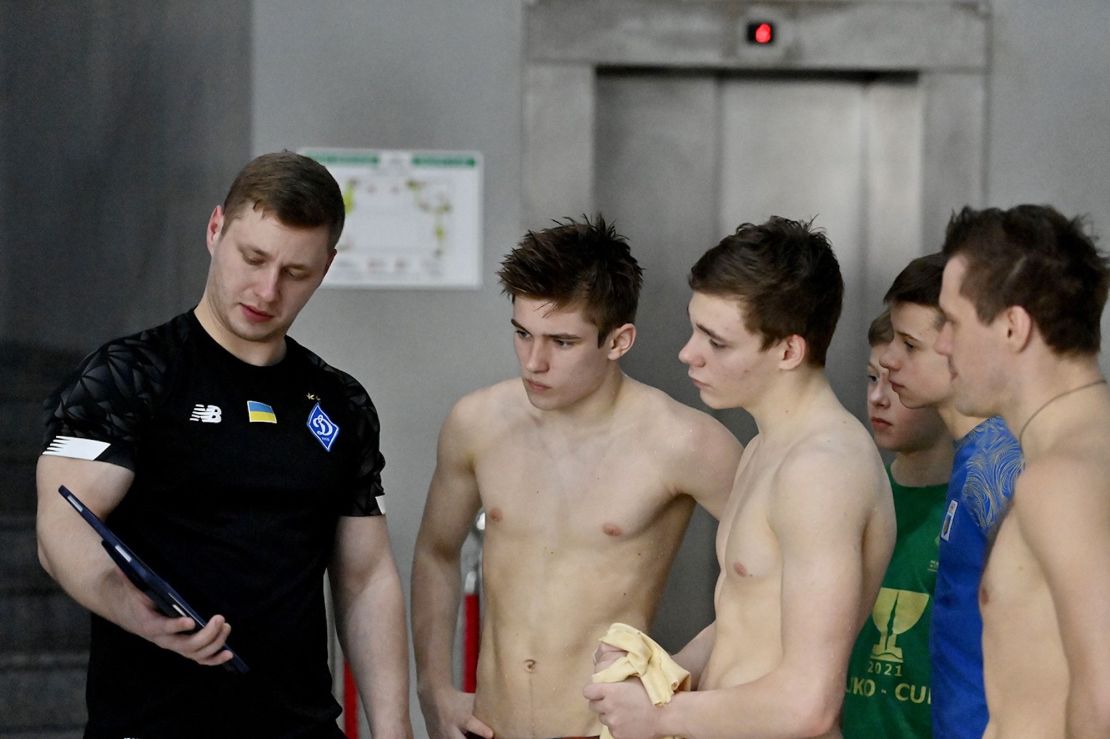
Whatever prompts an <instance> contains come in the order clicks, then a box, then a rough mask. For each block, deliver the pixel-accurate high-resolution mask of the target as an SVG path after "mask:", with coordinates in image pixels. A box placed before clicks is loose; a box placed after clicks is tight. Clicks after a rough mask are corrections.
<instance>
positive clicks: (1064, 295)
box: [938, 205, 1110, 739]
mask: <svg viewBox="0 0 1110 739" xmlns="http://www.w3.org/2000/svg"><path fill="white" fill-rule="evenodd" d="M944 254H945V255H946V256H947V257H948V264H947V266H946V267H945V269H944V280H943V285H944V286H943V290H942V292H941V296H940V305H941V308H942V309H943V311H944V315H945V318H946V319H947V321H946V323H945V327H944V329H943V331H942V332H941V338H940V343H939V346H938V349H939V351H941V353H943V354H944V355H945V356H947V357H948V359H949V361H950V363H951V365H952V370H953V374H954V380H953V385H954V388H955V405H956V408H957V409H959V410H960V411H961V412H963V413H970V414H975V415H991V414H999V415H1001V416H1002V417H1003V418H1004V419H1005V420H1006V423H1007V424H1008V425H1010V427H1011V428H1013V429H1015V430H1016V431H1017V433H1018V441H1019V443H1020V444H1021V448H1022V453H1023V454H1024V456H1025V470H1024V471H1023V472H1022V473H1021V475H1020V477H1018V480H1017V484H1016V486H1015V489H1014V495H1013V503H1012V505H1011V506H1010V510H1009V511H1008V512H1007V514H1006V517H1005V518H1004V519H1003V520H1002V522H1001V524H1000V525H999V527H998V531H997V537H996V538H995V540H994V546H993V548H992V549H991V552H990V556H989V558H988V560H987V565H986V570H985V572H984V573H983V579H982V584H981V586H980V595H979V602H980V603H981V605H982V613H983V661H984V680H985V683H986V693H987V703H988V706H989V708H990V723H989V724H988V725H987V729H986V733H985V734H984V736H986V737H992V738H993V737H1015V736H1028V737H1038V739H1041V738H1046V739H1048V738H1051V737H1065V736H1066V737H1106V736H1110V629H1108V628H1107V626H1108V625H1110V621H1108V616H1107V614H1108V613H1110V454H1107V450H1108V449H1110V391H1108V390H1107V387H1106V381H1105V379H1104V378H1103V376H1102V373H1101V372H1100V370H1099V366H1098V351H1099V344H1100V325H1099V324H1100V318H1101V316H1102V310H1103V307H1104V305H1105V303H1106V295H1107V284H1108V272H1107V262H1106V258H1105V256H1104V255H1103V254H1101V253H1100V252H1099V251H1098V250H1097V249H1096V248H1095V246H1094V241H1093V238H1092V237H1090V236H1089V235H1088V234H1087V233H1086V231H1085V228H1084V225H1083V223H1082V222H1081V221H1080V220H1079V219H1074V220H1072V219H1068V218H1065V217H1064V216H1062V215H1061V214H1060V213H1058V212H1057V211H1056V210H1054V209H1053V208H1051V207H1048V206H1039V205H1020V206H1017V207H1015V208H1011V209H1010V210H1005V211H1003V210H998V209H995V208H991V209H987V210H982V211H976V210H973V209H970V208H965V209H964V210H963V211H962V212H960V213H959V214H958V215H956V216H955V217H954V218H953V219H952V221H951V222H950V223H949V226H948V233H947V237H946V240H945V244H944Z"/></svg>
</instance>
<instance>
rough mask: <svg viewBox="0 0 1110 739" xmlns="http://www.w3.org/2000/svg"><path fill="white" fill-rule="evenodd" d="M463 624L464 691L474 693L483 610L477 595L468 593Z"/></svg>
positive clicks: (465, 599) (465, 600)
mask: <svg viewBox="0 0 1110 739" xmlns="http://www.w3.org/2000/svg"><path fill="white" fill-rule="evenodd" d="M463 604H464V606H465V611H464V622H463V675H462V678H463V691H465V692H467V693H473V692H474V691H475V690H476V689H477V687H478V638H479V633H480V629H479V624H480V623H481V609H480V606H479V604H478V594H477V593H467V594H466V596H465V597H464V598H463Z"/></svg>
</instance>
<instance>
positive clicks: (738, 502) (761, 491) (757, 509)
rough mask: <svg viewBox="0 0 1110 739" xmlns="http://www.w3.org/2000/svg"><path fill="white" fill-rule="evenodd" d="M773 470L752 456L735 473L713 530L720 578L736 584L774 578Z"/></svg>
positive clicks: (777, 564)
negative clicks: (718, 520)
mask: <svg viewBox="0 0 1110 739" xmlns="http://www.w3.org/2000/svg"><path fill="white" fill-rule="evenodd" d="M772 479H773V471H771V470H768V469H767V468H765V467H763V466H761V465H760V464H759V459H758V457H753V458H752V459H750V460H747V461H746V462H742V466H741V468H740V470H739V471H738V473H737V476H736V481H735V483H734V485H733V490H732V493H731V495H730V497H729V501H728V505H727V506H726V508H725V513H724V515H723V516H722V517H721V525H720V527H719V528H718V530H717V558H718V563H719V564H720V567H721V579H722V580H723V581H732V582H734V583H735V584H737V585H743V584H751V583H756V582H759V581H761V580H763V579H764V578H767V577H777V576H778V574H779V572H780V570H781V566H780V558H779V552H778V543H777V540H776V538H775V535H774V532H773V531H772V529H771V526H770V524H769V523H768V511H769V508H770V504H771V494H772V488H773V485H772Z"/></svg>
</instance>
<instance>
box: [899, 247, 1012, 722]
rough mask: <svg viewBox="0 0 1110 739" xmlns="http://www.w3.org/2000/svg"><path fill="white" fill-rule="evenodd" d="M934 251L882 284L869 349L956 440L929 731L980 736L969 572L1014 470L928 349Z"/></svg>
mask: <svg viewBox="0 0 1110 739" xmlns="http://www.w3.org/2000/svg"><path fill="white" fill-rule="evenodd" d="M944 262H945V258H944V255H943V254H940V253H936V254H929V255H926V256H923V257H918V258H917V259H914V260H913V261H912V262H910V263H909V264H908V265H906V268H905V269H903V270H902V271H901V272H900V273H899V274H898V276H897V277H896V278H894V283H893V284H892V285H891V286H890V289H889V290H887V293H886V298H885V300H886V303H887V304H888V305H889V306H890V318H891V322H892V324H893V326H894V336H895V340H894V341H892V342H891V343H890V344H889V345H888V346H887V349H886V351H885V352H883V355H882V356H881V357H880V358H879V362H880V363H881V364H882V366H883V367H884V368H885V369H887V370H888V371H889V372H890V382H891V385H892V386H893V387H894V390H895V392H897V393H898V397H899V398H900V399H901V400H902V403H903V404H904V405H906V406H907V407H909V408H935V409H936V410H937V412H938V413H939V414H940V417H941V418H942V419H943V420H944V424H945V425H946V426H947V427H948V431H949V432H950V433H951V434H952V438H953V439H955V440H956V450H955V456H954V458H953V462H952V475H951V477H950V479H949V481H948V495H947V497H946V499H945V515H944V521H943V522H942V523H941V526H940V529H939V530H938V532H937V533H938V534H939V535H940V542H939V550H938V560H939V566H938V569H937V581H936V591H935V593H934V596H933V617H932V629H931V631H930V635H929V659H930V668H931V676H930V679H931V681H932V683H931V684H932V718H933V733H934V735H935V736H938V737H945V738H946V739H948V738H951V739H980V737H982V736H983V730H984V729H985V728H986V726H987V698H986V693H985V691H984V688H983V649H982V634H983V622H982V618H981V617H980V614H979V597H978V591H979V579H980V578H981V577H982V574H983V565H984V563H985V562H986V557H987V547H988V542H989V541H990V537H991V536H992V535H993V532H994V529H995V527H996V526H997V524H998V522H999V521H1000V520H1001V518H1002V514H1003V512H1004V511H1005V509H1006V505H1007V502H1008V501H1009V499H1010V496H1011V495H1012V493H1013V486H1014V480H1015V479H1016V478H1017V474H1018V472H1019V471H1020V470H1021V450H1020V449H1019V448H1018V444H1017V439H1015V438H1014V436H1013V434H1011V433H1010V430H1009V429H1008V428H1007V427H1006V423H1005V421H1003V420H1002V419H1001V418H999V417H998V416H993V417H990V418H984V417H981V416H978V415H968V414H966V413H961V412H960V410H959V409H958V408H957V407H956V402H955V389H954V387H953V383H952V370H951V368H950V367H949V363H948V358H947V357H945V356H944V355H942V354H940V353H939V352H938V350H937V340H938V339H939V337H940V331H941V327H942V326H943V325H944V314H943V313H942V312H941V310H940V288H941V278H942V276H943V275H944Z"/></svg>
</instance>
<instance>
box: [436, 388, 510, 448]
mask: <svg viewBox="0 0 1110 739" xmlns="http://www.w3.org/2000/svg"><path fill="white" fill-rule="evenodd" d="M527 403H528V399H527V396H526V395H525V393H524V390H523V388H522V387H521V385H520V381H519V380H505V381H503V382H499V383H497V384H495V385H490V386H489V387H484V388H480V389H478V390H474V391H472V392H469V393H467V394H466V395H464V396H462V397H461V398H459V400H458V401H457V402H456V403H455V405H454V407H453V408H452V409H451V412H450V413H449V414H448V416H447V419H446V421H445V422H444V425H443V434H445V435H451V436H454V437H457V438H458V439H459V440H460V441H462V440H463V439H465V440H466V443H467V445H468V446H473V447H480V446H481V445H483V444H485V443H489V442H491V441H495V440H497V439H499V438H501V437H504V436H506V435H508V436H512V435H513V434H514V433H517V432H519V431H520V430H521V427H522V426H524V425H525V424H527V423H528V414H527V412H526V405H527Z"/></svg>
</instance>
